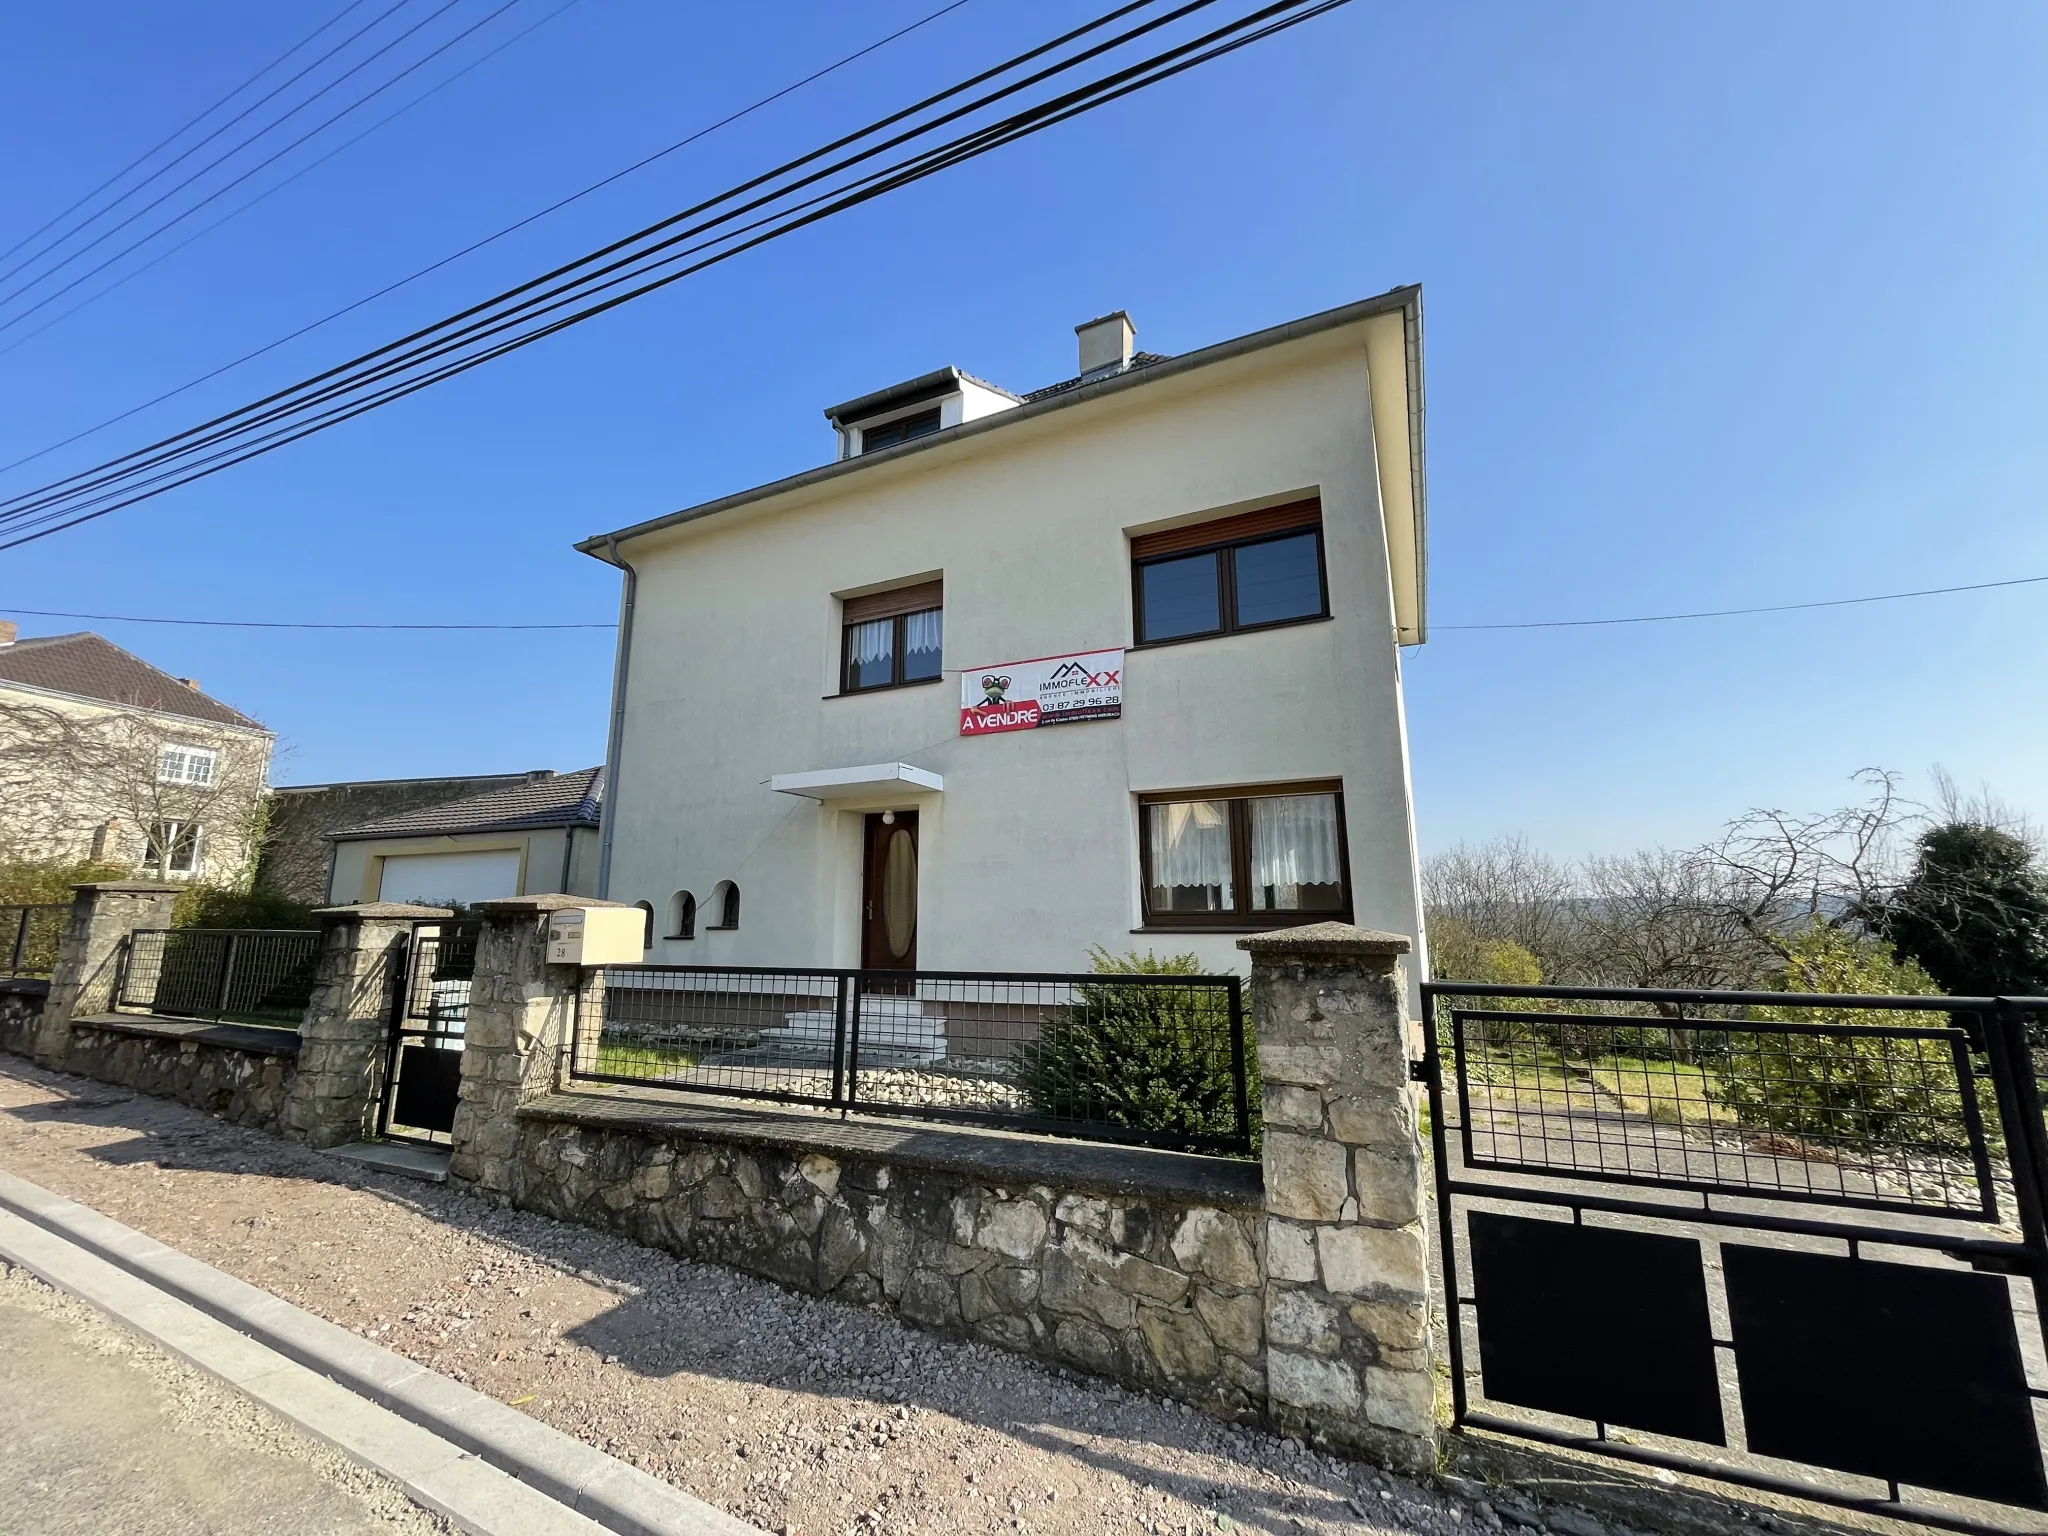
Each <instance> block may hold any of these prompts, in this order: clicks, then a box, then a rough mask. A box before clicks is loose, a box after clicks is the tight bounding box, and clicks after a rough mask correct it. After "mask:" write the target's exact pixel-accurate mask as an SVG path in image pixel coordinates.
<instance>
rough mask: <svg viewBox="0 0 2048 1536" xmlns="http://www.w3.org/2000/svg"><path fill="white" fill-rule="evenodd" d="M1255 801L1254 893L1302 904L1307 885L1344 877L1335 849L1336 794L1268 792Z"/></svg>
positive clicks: (1257, 899) (1260, 901)
mask: <svg viewBox="0 0 2048 1536" xmlns="http://www.w3.org/2000/svg"><path fill="white" fill-rule="evenodd" d="M1251 807H1252V895H1253V902H1254V904H1255V905H1258V906H1262V907H1263V906H1266V905H1267V900H1266V891H1267V888H1268V887H1271V888H1272V890H1273V900H1272V903H1271V905H1272V906H1274V907H1276V908H1286V907H1294V906H1298V905H1299V904H1300V895H1299V891H1298V888H1299V887H1301V886H1304V885H1338V884H1341V883H1342V881H1343V878H1344V875H1343V864H1342V861H1341V860H1340V858H1339V857H1338V852H1337V797H1336V796H1335V795H1264V796H1261V797H1259V798H1258V799H1255V800H1253V801H1252V802H1251Z"/></svg>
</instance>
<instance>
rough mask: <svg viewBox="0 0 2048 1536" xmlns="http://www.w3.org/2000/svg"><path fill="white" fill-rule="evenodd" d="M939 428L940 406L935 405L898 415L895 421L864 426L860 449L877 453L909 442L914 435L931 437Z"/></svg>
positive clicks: (863, 451) (864, 451) (861, 430)
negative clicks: (909, 413)
mask: <svg viewBox="0 0 2048 1536" xmlns="http://www.w3.org/2000/svg"><path fill="white" fill-rule="evenodd" d="M938 430H939V408H938V407H937V406H936V405H935V406H933V407H932V408H931V409H930V410H928V411H918V412H916V413H915V414H914V415H910V416H898V417H897V418H896V419H895V420H894V421H885V422H883V423H882V424H881V425H880V426H878V427H862V428H861V429H860V451H861V452H862V453H876V452H879V451H880V450H881V449H884V448H894V447H895V446H896V445H897V444H898V443H907V442H909V441H910V440H911V439H912V438H914V437H930V436H931V435H932V434H933V433H934V432H936V431H938Z"/></svg>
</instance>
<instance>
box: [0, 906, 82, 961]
mask: <svg viewBox="0 0 2048 1536" xmlns="http://www.w3.org/2000/svg"><path fill="white" fill-rule="evenodd" d="M70 921H71V904H70V903H69V902H56V903H40V904H37V905H33V906H0V976H48V975H49V974H50V973H51V972H52V971H54V970H55V969H56V968H57V945H58V942H59V941H60V940H61V939H62V938H63V937H64V927H65V924H67V923H68V922H70Z"/></svg>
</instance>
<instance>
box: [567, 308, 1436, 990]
mask: <svg viewBox="0 0 2048 1536" xmlns="http://www.w3.org/2000/svg"><path fill="white" fill-rule="evenodd" d="M1397 299H1398V302H1396V300H1397ZM1333 316H1334V318H1333ZM1333 316H1323V317H1313V319H1312V320H1311V321H1304V322H1300V323H1298V324H1297V326H1294V327H1283V328H1281V329H1280V330H1278V331H1275V332H1268V333H1261V335H1260V336H1258V337H1252V338H1243V339H1241V340H1240V341H1239V342H1236V343H1230V344H1226V345H1224V346H1220V347H1216V348H1211V349H1208V350H1207V351H1206V352H1204V353H1200V354H1194V355H1192V356H1190V357H1187V358H1182V359H1177V360H1175V363H1174V364H1165V365H1156V367H1155V368H1154V369H1148V370H1145V371H1144V373H1142V374H1140V373H1133V374H1132V375H1130V376H1128V377H1126V378H1125V379H1123V380H1120V381H1114V382H1113V385H1112V387H1101V386H1095V385H1091V386H1087V387H1085V388H1082V389H1078V390H1076V391H1074V392H1073V394H1072V395H1071V396H1070V397H1069V398H1066V399H1063V400H1056V401H1047V402H1044V403H1042V404H1039V403H1033V404H1028V405H1026V406H1023V407H1020V408H1016V409H1010V410H1005V411H1003V412H1001V413H999V414H997V415H994V416H991V417H989V418H987V419H985V420H982V421H980V422H976V423H971V424H969V425H967V426H965V427H963V428H962V429H961V430H960V431H958V432H954V433H941V434H940V435H938V436H936V437H933V438H929V439H926V440H924V441H922V442H919V443H916V444H913V445H909V446H908V447H906V448H905V449H901V450H895V451H891V452H889V453H885V454H882V455H878V456H877V458H876V460H875V461H874V462H872V463H861V462H859V461H857V460H856V461H852V462H849V463H845V464H840V465H835V466H833V469H834V470H835V471H840V472H837V473H832V474H829V475H813V476H799V477H796V479H795V480H794V481H792V482H785V483H784V485H783V486H782V487H779V488H778V487H770V488H767V491H768V493H767V494H756V495H752V496H750V497H746V498H731V499H729V501H728V503H726V504H717V503H714V504H712V506H711V508H709V509H706V510H704V511H702V513H701V515H699V514H679V515H678V518H676V519H670V520H656V521H655V522H654V523H651V524H647V525H642V526H641V527H639V528H635V529H628V530H626V531H625V532H623V533H620V534H617V535H613V536H611V539H609V540H607V539H597V540H592V541H589V542H588V543H586V544H585V545H583V546H581V547H583V548H584V549H585V550H586V551H588V552H593V553H604V554H610V553H612V552H614V551H615V553H616V556H617V558H619V559H620V560H622V561H623V562H626V563H628V564H630V565H631V566H632V567H633V568H634V570H635V571H636V573H637V579H636V590H635V601H634V604H633V621H632V632H631V636H630V665H629V668H628V672H627V683H626V687H625V689H624V692H623V698H622V701H621V721H620V726H619V732H618V743H617V758H618V761H617V763H616V764H615V765H614V776H613V778H612V780H611V785H612V787H611V791H610V794H609V796H608V798H607V803H606V815H607V816H608V817H609V818H611V826H610V835H611V843H612V854H611V871H610V882H609V891H608V893H607V894H609V896H610V897H611V898H612V899H613V900H618V901H627V902H632V901H642V900H644V901H647V902H649V903H651V904H652V905H653V907H654V909H655V911H656V912H657V913H658V914H663V915H664V916H663V919H662V921H661V922H659V923H658V924H657V928H658V930H659V931H660V932H661V933H664V934H665V933H667V932H668V931H669V930H670V928H671V924H670V923H669V922H668V921H667V919H666V914H667V913H668V912H669V911H670V903H671V900H672V897H673V896H674V893H676V892H678V891H684V890H687V891H690V892H692V893H693V894H694V895H695V896H696V898H697V899H698V901H699V902H700V903H703V902H705V901H707V900H708V898H709V897H710V894H711V892H712V891H713V889H714V888H715V887H716V886H718V885H719V884H720V882H725V881H731V882H736V883H737V884H738V886H739V887H740V890H741V893H742V897H743V904H742V911H741V921H740V923H739V925H738V927H737V928H735V929H732V930H730V931H724V930H719V929H715V928H709V927H706V926H704V925H700V926H699V927H698V930H697V934H696V937H694V938H693V939H689V940H681V939H667V938H663V939H659V940H657V942H656V944H655V946H654V949H653V951H652V952H651V953H650V954H649V956H648V958H649V959H651V960H661V961H670V962H675V963H691V964H726V963H730V964H749V965H773V966H781V965H801V964H812V965H833V966H851V965H856V964H858V963H860V948H861V920H862V911H861V908H862V902H863V886H862V880H863V849H864V842H863V835H864V834H863V827H864V818H865V816H866V814H867V813H868V812H871V811H879V810H883V809H896V810H899V811H900V810H915V811H916V812H917V813H918V836H919V845H920V846H919V855H920V857H919V876H918V883H917V908H918V948H917V959H918V964H919V966H920V967H922V968H925V969H932V970H946V969H962V970H1036V971H1075V970H1083V969H1086V967H1087V963H1088V951H1089V949H1090V947H1091V946H1096V945H1100V946H1102V947H1104V948H1106V949H1109V950H1112V951H1122V950H1127V949H1137V950H1140V951H1142V950H1147V949H1149V950H1154V951H1157V952H1159V953H1161V954H1178V953H1194V954H1196V955H1197V956H1199V957H1200V959H1201V961H1202V962H1203V965H1204V968H1205V969H1211V970H1217V971H1222V970H1242V969H1243V965H1242V959H1243V957H1242V955H1241V953H1240V952H1239V951H1238V950H1237V948H1236V939H1237V938H1238V937H1239V936H1240V933H1241V932H1243V931H1247V930H1243V929H1236V930H1224V929H1205V930H1202V931H1189V930H1185V929H1178V928H1168V929H1148V928H1147V925H1146V922H1145V917H1144V906H1143V901H1142V892H1141V884H1142V880H1141V870H1140V848H1139V817H1140V810H1139V798H1138V797H1139V796H1140V795H1142V794H1144V793H1147V792H1154V791H1179V790H1188V791H1200V790H1210V789H1222V788H1239V789H1241V788H1244V787H1255V786H1263V785H1274V784H1285V783H1294V782H1300V781H1311V780H1315V781H1331V780H1334V781H1338V782H1339V783H1341V785H1342V792H1343V805H1344V815H1345V822H1346V827H1347V831H1348V857H1349V885H1350V894H1351V907H1352V914H1351V915H1352V917H1353V919H1354V920H1355V921H1357V922H1359V923H1361V924H1363V925H1365V926H1367V927H1372V928H1381V929H1388V930H1391V931H1394V932H1397V933H1403V934H1407V935H1409V936H1411V937H1413V938H1415V939H1417V941H1418V944H1419V941H1420V922H1419V914H1418V899H1417V888H1416V860H1415V844H1414V834H1413V818H1412V810H1411V804H1410V795H1409V784H1408V759H1407V746H1406V739H1405V727H1404V724H1403V716H1402V700H1401V673H1400V660H1399V653H1400V643H1401V641H1402V640H1403V638H1407V639H1411V640H1418V639H1420V637H1421V632H1422V629H1421V626H1422V615H1421V600H1422V588H1421V579H1422V578H1421V536H1420V518H1419V515H1418V507H1419V502H1420V495H1421V486H1420V463H1419V457H1420V379H1419V365H1420V355H1419V311H1418V309H1417V308H1416V301H1415V298H1414V296H1413V293H1412V290H1406V291H1403V294H1402V295H1399V296H1397V295H1389V296H1388V299H1387V300H1386V301H1378V302H1375V301H1368V303H1367V304H1365V305H1359V306H1352V308H1351V309H1350V310H1347V311H1338V312H1333ZM1376 382H1377V383H1378V384H1379V386H1380V389H1381V392H1382V394H1383V395H1390V396H1392V397H1393V398H1392V399H1383V400H1380V401H1378V402H1377V407H1378V408H1377V409H1376V402H1375V398H1374V384H1375V383H1376ZM1376 423H1377V425H1378V428H1379V431H1378V435H1377V440H1376V433H1375V426H1376ZM1310 497H1315V498H1320V501H1321V506H1322V529H1323V552H1324V555H1323V557H1324V563H1325V573H1326V581H1327V587H1328V597H1329V604H1328V606H1329V617H1328V618H1326V619H1319V620H1315V621H1311V622H1304V623H1296V624H1291V625H1288V626H1286V627H1280V628H1273V629H1267V630H1259V631H1252V632H1246V633H1238V634H1228V635H1222V636H1218V637H1215V638H1206V639H1197V640H1188V641H1183V642H1179V643H1173V644H1164V645H1157V646H1150V647H1134V648H1132V649H1130V650H1128V652H1127V654H1126V656H1125V663H1124V666H1125V672H1124V680H1123V714H1122V718H1120V719H1115V720H1104V721H1094V722H1089V723H1083V724H1074V725H1066V726H1060V727H1057V728H1041V729H1037V730H1026V731H1017V732H1014V733H1009V734H1000V735H991V736H979V737H967V738H963V737H962V736H961V735H960V734H959V716H960V682H959V675H960V672H961V671H962V669H963V668H964V669H967V670H969V671H973V672H978V671H980V670H981V669H983V668H986V667H988V666H990V665H993V664H1000V663H1007V662H1011V661H1017V660H1023V659H1027V658H1035V657H1043V656H1050V655H1059V654H1064V653H1070V652H1081V651H1094V650H1102V649H1109V648H1114V647H1133V646H1134V633H1135V631H1134V614H1133V583H1132V565H1131V544H1130V541H1131V539H1132V538H1133V537H1135V536H1142V535H1144V534H1147V533H1152V532H1156V531H1159V530H1162V529H1166V528H1170V527H1174V526H1176V525H1181V524H1187V523H1193V522H1196V521H1201V520H1207V519H1212V518H1217V517H1222V516H1229V515H1232V514H1237V513H1242V512H1248V511H1253V510H1256V509H1259V508H1262V507H1272V506H1279V505H1282V504H1285V503H1292V502H1299V501H1301V500H1303V499H1305V498H1310ZM1387 506H1392V507H1393V508H1394V512H1393V515H1392V517H1391V519H1390V517H1389V515H1388V514H1387V512H1386V511H1385V510H1383V509H1384V508H1385V507H1387ZM1390 521H1391V522H1392V524H1393V528H1392V531H1391V534H1390V528H1389V523H1390ZM934 579H937V580H942V581H943V583H944V667H945V672H944V675H943V677H942V678H941V679H940V680H939V681H938V682H936V683H932V684H927V685H917V686H906V687H900V688H895V689H891V690H887V691H882V692H875V693H855V694H842V693H841V691H840V669H841V605H842V603H843V601H844V600H845V599H846V598H848V597H853V596H859V595H862V594H864V593H870V592H874V591H878V590H881V589H885V588H889V587H893V586H897V585H901V584H905V583H908V582H910V581H913V580H934ZM895 763H902V764H907V765H910V766H911V767H913V768H915V769H917V770H919V771H920V772H921V773H922V774H924V775H926V776H935V777H936V778H938V779H939V780H940V781H942V784H943V788H940V789H937V790H932V789H930V788H928V787H926V786H925V785H923V784H922V783H919V782H916V781H915V779H914V778H906V779H903V780H899V781H897V782H893V783H887V784H881V785H877V786H874V787H870V788H865V789H856V790H854V791H853V792H852V793H850V794H848V795H846V796H843V797H838V798H832V797H827V798H822V799H820V798H811V797H809V796H805V795H793V794H789V793H777V792H776V791H775V789H774V788H773V787H772V786H771V782H770V781H771V780H772V779H773V778H774V777H775V776H777V775H793V774H813V773H820V772H826V771H830V770H839V769H847V768H851V767H853V766H855V765H874V764H895ZM1314 916H1315V915H1306V916H1304V917H1303V918H1302V919H1301V920H1302V921H1312V920H1314Z"/></svg>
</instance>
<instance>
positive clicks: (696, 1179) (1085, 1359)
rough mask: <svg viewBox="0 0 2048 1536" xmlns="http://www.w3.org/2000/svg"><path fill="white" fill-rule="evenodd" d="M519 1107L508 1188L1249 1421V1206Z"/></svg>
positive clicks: (1258, 1280) (1257, 1340) (526, 1204)
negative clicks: (1058, 1185) (747, 1141)
mask: <svg viewBox="0 0 2048 1536" xmlns="http://www.w3.org/2000/svg"><path fill="white" fill-rule="evenodd" d="M573 1113H574V1111H573V1110H571V1109H568V1108H567V1107H566V1106H565V1105H564V1100H563V1099H562V1098H554V1099H546V1100H541V1101H539V1102H536V1103H532V1104H529V1105H527V1106H526V1107H525V1108H524V1109H522V1110H521V1111H520V1112H519V1120H520V1136H519V1146H518V1153H517V1157H516V1159H515V1162H514V1165H513V1174H512V1188H511V1190H510V1194H511V1198H512V1200H513V1202H514V1203H515V1204H517V1205H519V1206H521V1207H523V1208H525V1209H527V1210H534V1211H540V1212H543V1213H545V1214H547V1215H550V1216H555V1217H559V1218H561V1219H563V1220H565V1221H577V1222H583V1223H585V1224H588V1225H593V1226H598V1227H602V1228H606V1229H609V1230H611V1231H613V1232H617V1233H619V1234H620V1235H622V1236H625V1237H628V1238H631V1239H633V1240H634V1241H636V1242H639V1243H643V1244H645V1245H647V1246H649V1247H653V1248H662V1249H666V1250H667V1251H669V1252H671V1253H675V1254H680V1255H683V1256H685V1257H688V1258H692V1259H700V1260H704V1261H707V1262H711V1263H717V1264H726V1265H730V1266H732V1267H733V1268H735V1269H743V1270H746V1271H748V1272H750V1273H753V1274H758V1275H763V1276H766V1277H767V1278H769V1279H772V1280H777V1281H780V1282H781V1283H782V1284H784V1285H788V1286H791V1287H793V1288H795V1289H797V1290H802V1291H808V1292H811V1293H813V1294H817V1295H825V1296H835V1297H838V1298H840V1299H841V1300H844V1301H846V1302H849V1303H852V1304H855V1305H860V1306H867V1305H878V1306H881V1307H883V1308H885V1309H887V1310H889V1311H891V1312H894V1313H896V1314H898V1315H900V1316H902V1317H903V1318H905V1319H906V1320H907V1321H910V1322H913V1323H917V1324H920V1325H922V1326H924V1327H928V1328H933V1329H937V1330H940V1331H943V1332H946V1333H951V1334H959V1335H966V1336H969V1337H973V1338H976V1339H980V1340H983V1341H985V1342H987V1343H990V1344H994V1345H998V1346H1000V1347H1002V1348H1005V1349H1012V1350H1016V1351H1018V1352H1019V1353H1022V1354H1028V1355H1035V1356H1037V1357H1039V1358H1040V1359H1044V1360H1048V1361H1052V1362H1055V1363H1057V1364H1061V1365H1067V1366H1072V1367H1074V1368H1075V1369H1078V1370H1083V1371H1088V1372H1091V1373H1094V1374H1096V1375H1101V1376H1109V1377H1114V1378H1116V1379H1118V1380H1121V1381H1125V1382H1128V1383H1131V1384H1133V1385H1136V1386H1140V1387H1145V1388H1149V1389H1151V1390H1153V1391H1158V1392H1163V1393H1166V1394H1168V1395H1171V1396H1173V1397H1177V1398H1181V1399H1183V1400H1185V1401H1187V1402H1190V1403H1194V1404H1196V1405H1198V1406H1199V1407H1202V1408H1204V1409H1206V1410H1208V1411H1209V1412H1212V1413H1216V1414H1220V1415H1222V1416H1224V1417H1226V1418H1233V1419H1244V1420H1250V1419H1255V1418H1257V1417H1259V1416H1260V1415H1261V1413H1262V1412H1263V1409H1264V1404H1265V1398H1266V1368H1265V1347H1264V1306H1265V1301H1264V1289H1263V1286H1264V1276H1263V1271H1262V1267H1261V1265H1260V1262H1259V1239H1260V1233H1259V1226H1260V1216H1259V1212H1258V1210H1257V1207H1256V1202H1255V1200H1254V1202H1253V1203H1251V1204H1249V1205H1245V1206H1222V1205H1208V1204H1198V1203H1193V1202H1191V1201H1188V1200H1186V1199H1181V1198H1175V1197H1173V1196H1171V1195H1166V1194H1154V1193H1133V1192H1131V1191H1130V1190H1128V1189H1125V1190H1122V1191H1118V1192H1110V1191H1108V1190H1103V1191H1090V1190H1087V1189H1083V1188H1073V1187H1069V1188H1066V1189H1054V1188H1052V1187H1049V1186H1048V1185H1047V1184H1044V1183H1032V1182H1019V1183H1012V1182H1005V1181H1003V1179H1002V1175H1001V1174H1000V1173H997V1172H994V1171H991V1172H990V1173H987V1174H983V1175H979V1176H973V1175H968V1174H963V1173H959V1172H945V1171H938V1170H934V1169H930V1168H921V1167H916V1166H907V1165H906V1164H905V1163H904V1162H903V1161H901V1160H890V1161H882V1160H872V1161H871V1160H868V1159H864V1158H859V1157H853V1156H847V1155H839V1156H830V1155H827V1154H826V1153H825V1152H823V1151H810V1152H805V1151H803V1150H801V1149H798V1148H788V1147H783V1148H777V1147H768V1146H760V1145H751V1146H750V1145H736V1144H733V1143H731V1142H721V1141H707V1140H701V1139H695V1138H692V1137H689V1136H685V1135H680V1134H677V1133H675V1132H673V1131H659V1130H654V1129H641V1130H635V1129H625V1128H615V1127H612V1126H605V1125H594V1124H587V1123H577V1121H575V1120H573V1119H569V1118H565V1117H566V1116H568V1115H570V1114H573Z"/></svg>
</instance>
